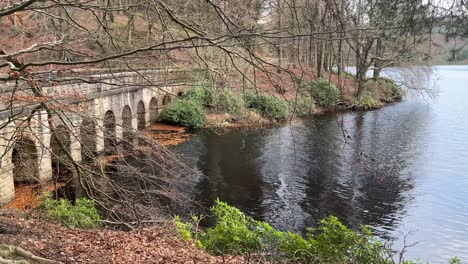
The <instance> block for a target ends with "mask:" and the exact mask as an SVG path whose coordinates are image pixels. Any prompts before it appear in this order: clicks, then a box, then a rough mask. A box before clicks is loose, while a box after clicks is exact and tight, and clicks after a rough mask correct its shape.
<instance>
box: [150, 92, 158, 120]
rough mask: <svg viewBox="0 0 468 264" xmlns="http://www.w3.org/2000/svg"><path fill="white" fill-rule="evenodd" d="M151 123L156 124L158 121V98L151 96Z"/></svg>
mask: <svg viewBox="0 0 468 264" xmlns="http://www.w3.org/2000/svg"><path fill="white" fill-rule="evenodd" d="M149 112H150V124H155V123H156V122H157V121H158V99H156V98H155V97H153V98H151V101H150V103H149Z"/></svg>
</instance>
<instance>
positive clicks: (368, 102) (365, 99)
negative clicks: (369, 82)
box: [358, 91, 379, 110]
mask: <svg viewBox="0 0 468 264" xmlns="http://www.w3.org/2000/svg"><path fill="white" fill-rule="evenodd" d="M358 106H359V108H361V109H365V110H369V109H376V108H378V107H379V105H378V104H377V102H376V101H375V100H374V98H373V97H372V93H371V92H369V91H367V92H365V93H364V95H363V96H362V98H361V99H360V100H359V102H358Z"/></svg>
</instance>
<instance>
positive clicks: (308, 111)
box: [160, 76, 403, 128]
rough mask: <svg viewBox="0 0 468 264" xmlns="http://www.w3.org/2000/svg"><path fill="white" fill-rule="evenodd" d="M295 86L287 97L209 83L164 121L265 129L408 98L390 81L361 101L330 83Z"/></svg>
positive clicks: (373, 86)
mask: <svg viewBox="0 0 468 264" xmlns="http://www.w3.org/2000/svg"><path fill="white" fill-rule="evenodd" d="M344 78H350V79H352V78H353V77H352V76H347V77H344ZM294 82H295V84H294V87H296V91H295V92H294V93H291V92H290V93H287V94H285V93H283V92H281V89H278V91H273V92H272V91H269V92H268V93H267V92H262V91H259V90H255V89H244V90H242V91H240V90H238V89H233V88H228V87H224V88H222V89H216V88H214V87H213V85H211V84H210V83H208V82H205V83H204V84H201V85H197V86H195V87H193V89H191V90H190V91H189V92H187V93H186V94H185V95H184V96H182V97H181V98H178V100H175V101H174V102H172V103H170V104H169V105H167V106H166V107H165V108H164V109H163V111H162V112H161V115H160V120H161V121H162V122H165V123H170V124H177V125H182V126H186V127H191V128H201V127H239V126H262V125H271V124H275V123H282V122H286V121H288V120H291V119H292V118H300V117H307V116H311V115H316V114H320V113H324V112H330V111H338V110H353V111H362V110H371V109H377V108H380V107H383V106H384V105H385V104H387V103H391V102H396V101H399V100H401V99H402V97H403V92H402V90H401V89H400V87H398V86H397V85H396V84H395V83H394V82H393V81H391V80H389V79H385V78H378V79H370V80H368V81H367V82H366V86H367V91H366V93H365V94H364V95H363V96H362V97H361V98H359V99H357V98H355V97H353V96H350V95H349V91H345V89H344V88H338V87H337V86H336V85H335V84H334V83H333V82H332V81H330V80H328V79H317V80H313V81H310V82H308V81H305V80H303V79H300V78H295V79H294Z"/></svg>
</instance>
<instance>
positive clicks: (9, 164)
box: [0, 70, 201, 204]
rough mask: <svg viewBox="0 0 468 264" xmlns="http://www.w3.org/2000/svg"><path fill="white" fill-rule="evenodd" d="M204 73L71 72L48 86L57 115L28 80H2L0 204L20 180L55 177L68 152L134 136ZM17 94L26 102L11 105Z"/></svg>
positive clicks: (102, 147)
mask: <svg viewBox="0 0 468 264" xmlns="http://www.w3.org/2000/svg"><path fill="white" fill-rule="evenodd" d="M200 73H201V72H197V71H192V72H188V71H182V70H165V71H163V70H150V71H140V72H125V73H117V74H102V75H93V76H87V77H79V78H74V77H69V79H67V80H66V82H60V85H50V83H49V84H48V85H47V84H46V85H45V86H46V87H42V90H43V94H45V95H46V96H45V98H47V100H48V103H50V105H53V106H54V107H53V109H52V110H53V114H52V115H51V111H49V113H48V112H47V111H46V110H44V109H43V108H41V107H38V106H39V105H40V102H38V101H35V100H36V99H37V98H35V97H33V96H31V91H30V89H28V87H27V84H20V86H18V84H16V83H3V84H2V83H0V95H3V97H2V100H1V101H0V155H1V156H0V204H5V203H7V202H9V201H10V200H12V199H13V198H14V196H15V183H21V182H39V183H42V182H46V181H48V180H51V179H52V171H53V167H54V166H56V164H57V163H58V161H57V160H58V159H59V158H60V157H61V156H63V155H64V154H67V157H68V158H70V157H71V158H73V160H74V161H78V162H81V161H83V160H85V159H86V158H87V157H91V156H96V155H99V154H101V153H103V152H105V151H109V150H110V149H111V148H113V146H114V144H119V142H123V141H130V142H131V141H132V140H134V139H133V132H135V131H137V130H140V131H141V130H144V129H145V128H146V127H147V126H148V125H150V124H151V123H154V122H155V121H156V120H157V118H158V113H159V112H160V110H161V109H162V107H163V106H164V105H165V104H167V103H169V102H170V101H171V100H172V99H173V98H174V97H176V96H180V95H181V94H182V93H183V92H184V91H186V90H187V89H189V88H190V87H191V85H192V84H193V81H194V80H195V79H197V75H199V74H200ZM21 85H24V88H18V87H21ZM47 86H48V87H47ZM28 96H29V97H28ZM17 97H20V98H22V99H23V100H22V102H21V103H16V104H13V105H8V103H9V102H11V101H18V100H7V99H8V98H17ZM28 98H31V100H29V99H28ZM19 101H21V100H19ZM132 131H133V132H132ZM51 132H53V133H57V134H56V137H55V139H59V140H58V141H57V140H54V137H53V136H52V134H51ZM64 149H66V150H67V151H66V152H68V153H66V152H65V153H63V152H64Z"/></svg>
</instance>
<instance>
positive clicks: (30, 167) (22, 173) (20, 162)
mask: <svg viewBox="0 0 468 264" xmlns="http://www.w3.org/2000/svg"><path fill="white" fill-rule="evenodd" d="M11 163H12V164H13V180H14V181H15V182H37V181H39V152H38V149H37V147H36V145H35V144H34V141H33V140H31V139H30V138H27V137H20V138H18V139H17V140H16V142H15V144H14V145H13V150H12V154H11Z"/></svg>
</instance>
